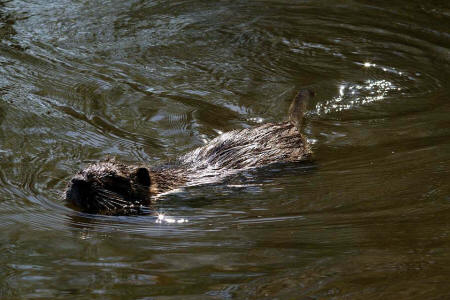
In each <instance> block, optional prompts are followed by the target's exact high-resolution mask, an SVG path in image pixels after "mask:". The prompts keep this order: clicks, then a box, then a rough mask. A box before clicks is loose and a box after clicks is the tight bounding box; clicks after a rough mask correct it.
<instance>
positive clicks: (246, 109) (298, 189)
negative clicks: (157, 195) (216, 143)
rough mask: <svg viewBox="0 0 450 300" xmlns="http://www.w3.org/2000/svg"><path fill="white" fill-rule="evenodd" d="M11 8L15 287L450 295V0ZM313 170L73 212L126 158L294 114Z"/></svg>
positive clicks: (129, 293) (286, 295)
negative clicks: (106, 162)
mask: <svg viewBox="0 0 450 300" xmlns="http://www.w3.org/2000/svg"><path fill="white" fill-rule="evenodd" d="M366 2H367V1H343V2H340V3H335V2H330V1H302V2H289V3H288V2H286V1H277V0H274V1H262V2H261V1H256V2H255V1H254V2H247V1H236V2H227V3H225V2H214V1H183V2H179V1H178V2H177V1H175V2H170V3H168V2H163V1H152V2H148V1H147V2H146V1H106V2H105V1H87V2H86V1H85V2H73V1H50V2H49V1H47V2H30V1H28V0H24V1H21V0H13V1H3V2H0V229H1V232H2V233H1V234H0V245H1V246H0V249H1V250H2V256H1V258H0V266H1V267H0V271H1V272H0V298H2V299H3V298H5V299H9V298H11V299H21V298H46V299H48V298H58V297H62V296H63V297H68V298H71V297H72V298H77V299H79V298H80V297H81V298H83V297H85V298H92V297H98V296H99V295H101V297H103V298H105V299H125V298H126V299H145V298H146V297H147V298H148V297H158V296H159V297H166V298H167V299H188V298H192V299H208V298H210V299H230V298H237V299H240V298H249V299H273V298H279V299H306V298H320V299H340V298H351V299H362V298H364V299H379V298H381V297H383V298H388V299H389V298H393V299H394V298H395V299H398V298H402V297H403V298H407V299H445V298H446V297H448V295H449V289H448V284H447V281H448V274H447V273H448V272H446V270H445V268H444V267H443V266H446V265H448V260H449V256H448V253H449V246H448V245H449V230H448V226H447V224H448V221H447V220H448V218H449V216H448V204H449V202H448V201H449V198H448V195H449V194H450V189H449V185H448V181H449V180H448V179H449V175H450V174H449V168H448V165H449V161H450V156H449V155H450V144H449V139H448V137H449V135H450V132H449V130H450V123H449V118H448V116H449V113H450V107H449V105H448V95H449V87H448V78H449V72H448V70H449V68H448V66H449V62H448V59H449V57H448V52H449V49H448V45H449V43H448V41H449V40H448V34H447V31H448V26H447V24H446V23H447V22H446V20H447V3H446V2H444V1H432V2H430V3H424V2H420V3H419V2H418V1H412V2H411V1H408V2H407V3H406V2H403V1H400V2H398V3H392V1H390V2H387V1H378V2H376V3H372V2H371V3H370V4H368V3H366ZM302 87H307V88H312V89H314V90H315V91H316V94H317V97H316V98H315V99H314V100H313V101H312V102H313V103H311V107H310V110H309V113H308V118H307V120H306V126H305V132H306V134H307V135H308V139H309V140H311V141H312V142H313V145H314V146H313V147H314V152H315V154H314V161H313V162H312V163H311V164H309V165H296V164H295V165H287V166H286V165H281V166H280V165H272V166H268V167H266V168H262V169H258V170H249V171H246V172H243V173H240V174H234V175H233V176H231V177H229V178H225V179H224V181H223V182H222V183H220V184H215V185H203V186H197V187H191V188H187V189H180V190H178V191H176V192H174V193H168V194H167V195H164V196H163V197H162V198H161V199H160V200H159V201H158V202H157V203H155V204H153V205H152V206H151V207H149V208H148V209H147V210H146V211H145V213H144V214H143V215H140V216H122V217H118V216H93V215H89V214H81V213H79V212H76V211H74V210H73V209H72V208H71V207H69V206H67V205H66V204H65V203H64V202H63V200H62V197H61V194H62V193H63V191H64V189H65V185H66V182H67V180H68V179H69V178H70V177H71V176H72V174H74V173H75V172H77V171H78V170H79V169H80V168H82V167H83V166H85V165H86V164H88V163H90V162H93V161H97V160H99V159H103V158H105V157H106V156H108V155H111V156H116V157H117V158H118V159H121V160H124V161H126V162H129V163H134V162H137V163H150V164H160V163H164V162H165V161H167V160H170V159H173V158H174V157H178V156H180V155H182V154H184V153H186V152H187V151H189V150H192V149H193V148H195V147H197V146H199V145H203V144H204V143H206V142H208V141H210V140H211V139H213V138H214V137H216V136H217V135H218V134H220V133H223V132H226V131H229V130H233V129H237V128H246V127H249V126H253V125H255V124H260V123H264V122H278V121H282V120H284V119H285V118H286V111H287V109H288V105H289V101H290V99H291V97H292V96H293V95H294V94H295V92H296V91H297V90H298V89H300V88H302Z"/></svg>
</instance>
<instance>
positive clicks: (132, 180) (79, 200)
mask: <svg viewBox="0 0 450 300" xmlns="http://www.w3.org/2000/svg"><path fill="white" fill-rule="evenodd" d="M313 96H314V92H312V91H310V90H306V89H305V90H301V91H300V92H299V93H298V94H297V95H296V96H295V97H294V100H293V101H292V103H291V106H290V108H289V120H288V121H286V122H282V123H267V124H264V125H260V126H256V127H253V128H246V129H240V130H233V131H230V132H227V133H224V134H221V135H219V136H218V137H216V138H215V139H213V140H212V141H210V142H209V143H208V144H206V145H205V146H203V147H199V148H197V149H195V150H193V151H191V152H189V153H187V154H185V155H183V156H182V157H180V158H178V159H177V160H176V161H175V162H174V163H172V164H171V165H165V166H160V167H149V166H141V165H125V164H122V163H119V162H117V161H115V160H114V159H107V160H105V161H102V162H98V163H95V164H92V165H89V166H88V167H86V168H85V169H84V170H82V171H80V172H79V173H78V174H76V175H75V176H74V177H73V178H72V179H71V181H70V182H69V184H68V187H67V190H66V192H65V198H66V200H67V201H68V202H69V203H71V204H72V205H74V206H76V207H78V209H80V210H81V211H83V212H89V213H102V214H127V213H129V212H134V211H136V210H138V209H139V207H143V206H148V205H149V204H150V203H151V201H152V200H153V199H156V198H157V196H158V195H160V194H162V193H164V192H168V191H170V190H173V189H175V188H178V187H181V186H191V185H197V184H204V183H210V182H216V181H218V180H220V179H221V178H224V177H226V176H229V175H231V174H235V173H237V172H239V171H242V170H245V169H249V168H255V167H261V166H264V165H268V164H272V163H283V162H298V161H304V160H307V159H308V158H309V157H310V155H311V149H310V146H309V144H308V142H307V140H306V138H305V137H304V136H303V134H302V133H301V131H302V124H303V115H304V112H305V110H306V105H307V102H308V100H309V99H310V98H312V97H313Z"/></svg>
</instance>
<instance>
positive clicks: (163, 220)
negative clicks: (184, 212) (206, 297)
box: [155, 213, 188, 224]
mask: <svg viewBox="0 0 450 300" xmlns="http://www.w3.org/2000/svg"><path fill="white" fill-rule="evenodd" d="M187 222H188V220H187V219H184V218H181V219H175V218H173V217H168V216H166V215H165V214H163V213H159V214H158V218H157V219H156V221H155V223H157V224H162V223H167V224H174V223H177V224H181V223H187Z"/></svg>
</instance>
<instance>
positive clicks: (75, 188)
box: [66, 178, 89, 206]
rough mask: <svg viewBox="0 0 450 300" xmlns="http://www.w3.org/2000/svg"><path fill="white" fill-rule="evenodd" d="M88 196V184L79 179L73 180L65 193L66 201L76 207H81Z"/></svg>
mask: <svg viewBox="0 0 450 300" xmlns="http://www.w3.org/2000/svg"><path fill="white" fill-rule="evenodd" d="M88 194H89V184H88V183H87V182H86V181H85V180H83V179H80V178H73V179H72V180H71V181H70V185H69V187H68V189H67V192H66V199H67V200H68V201H70V202H72V203H73V204H75V205H76V206H82V203H84V201H85V200H86V197H87V195H88Z"/></svg>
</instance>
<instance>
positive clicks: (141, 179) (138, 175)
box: [134, 168, 150, 186]
mask: <svg viewBox="0 0 450 300" xmlns="http://www.w3.org/2000/svg"><path fill="white" fill-rule="evenodd" d="M134 176H135V181H136V183H138V184H140V185H143V186H150V172H149V171H148V169H147V168H137V169H136V171H135V173H134Z"/></svg>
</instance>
